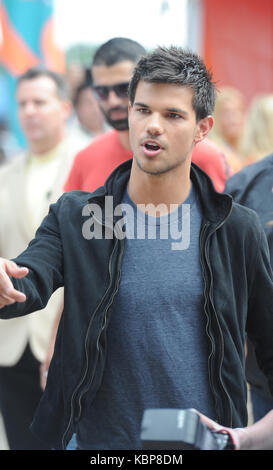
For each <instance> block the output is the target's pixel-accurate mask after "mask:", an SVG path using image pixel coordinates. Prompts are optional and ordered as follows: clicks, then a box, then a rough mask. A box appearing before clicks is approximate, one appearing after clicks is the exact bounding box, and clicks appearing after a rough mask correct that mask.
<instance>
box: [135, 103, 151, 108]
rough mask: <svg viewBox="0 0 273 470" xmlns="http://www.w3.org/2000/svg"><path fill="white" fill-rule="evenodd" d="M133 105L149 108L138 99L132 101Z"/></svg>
mask: <svg viewBox="0 0 273 470" xmlns="http://www.w3.org/2000/svg"><path fill="white" fill-rule="evenodd" d="M134 106H141V107H142V108H149V106H148V105H147V104H145V103H140V102H139V101H138V102H136V103H134Z"/></svg>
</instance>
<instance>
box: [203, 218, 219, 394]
mask: <svg viewBox="0 0 273 470" xmlns="http://www.w3.org/2000/svg"><path fill="white" fill-rule="evenodd" d="M206 226H207V224H205V225H204V226H203V227H202V230H201V233H200V262H201V267H202V272H203V279H204V293H205V302H204V311H205V315H206V317H207V326H206V333H207V336H208V338H209V340H210V343H211V346H212V350H211V353H210V355H209V357H208V373H209V383H210V386H211V389H212V392H213V395H214V397H216V392H215V388H214V386H213V382H212V377H211V367H210V360H211V357H212V356H213V354H214V352H215V342H214V340H213V338H212V336H211V335H210V333H209V323H210V317H209V314H208V311H207V302H208V297H207V279H206V276H205V267H204V262H203V253H202V237H203V234H204V231H205V228H206Z"/></svg>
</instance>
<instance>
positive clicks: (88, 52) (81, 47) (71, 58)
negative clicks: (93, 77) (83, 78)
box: [65, 44, 100, 67]
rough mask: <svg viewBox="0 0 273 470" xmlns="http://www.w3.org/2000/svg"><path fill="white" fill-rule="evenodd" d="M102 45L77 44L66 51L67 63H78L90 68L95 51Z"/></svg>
mask: <svg viewBox="0 0 273 470" xmlns="http://www.w3.org/2000/svg"><path fill="white" fill-rule="evenodd" d="M99 46H100V44H75V45H73V46H71V47H70V48H69V49H67V51H66V55H65V56H66V63H67V64H71V63H75V62H76V63H78V64H80V65H82V66H84V67H90V64H91V62H92V58H93V56H94V53H95V51H96V50H97V48H98V47H99Z"/></svg>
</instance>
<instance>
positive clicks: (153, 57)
mask: <svg viewBox="0 0 273 470" xmlns="http://www.w3.org/2000/svg"><path fill="white" fill-rule="evenodd" d="M140 80H143V81H145V82H150V83H168V84H175V85H181V86H183V87H189V88H191V89H192V90H193V92H194V95H193V109H194V111H195V113H196V120H197V121H199V120H200V119H203V118H204V117H206V116H208V115H211V114H213V111H214V106H215V84H214V83H213V81H212V75H211V73H210V72H209V71H208V70H207V68H206V66H205V64H204V62H203V61H202V59H201V58H200V57H199V56H198V55H197V54H195V53H193V52H191V51H188V50H184V49H182V48H178V47H174V46H171V47H170V48H166V47H158V48H157V49H155V50H154V51H153V52H151V53H150V54H147V55H146V56H144V57H142V58H141V59H140V60H139V62H138V63H137V65H136V67H135V70H134V74H133V76H132V79H131V81H130V85H129V100H130V102H131V103H132V104H133V103H134V100H135V94H136V89H137V86H138V83H139V81H140Z"/></svg>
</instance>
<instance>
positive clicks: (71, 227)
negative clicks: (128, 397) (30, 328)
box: [0, 161, 273, 449]
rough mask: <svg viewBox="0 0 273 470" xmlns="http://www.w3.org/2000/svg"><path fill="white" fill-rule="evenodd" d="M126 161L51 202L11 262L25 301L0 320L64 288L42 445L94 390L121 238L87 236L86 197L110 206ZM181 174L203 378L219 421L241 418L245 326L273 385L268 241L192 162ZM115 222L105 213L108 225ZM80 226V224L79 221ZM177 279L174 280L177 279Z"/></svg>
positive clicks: (39, 421) (39, 426) (61, 438)
mask: <svg viewBox="0 0 273 470" xmlns="http://www.w3.org/2000/svg"><path fill="white" fill-rule="evenodd" d="M130 168H131V161H128V162H125V163H124V164H122V165H121V166H120V167H118V168H117V169H116V170H115V171H114V172H113V173H112V174H111V175H110V177H109V178H108V180H107V181H106V183H105V185H104V186H103V187H101V188H99V189H97V190H96V191H95V192H94V193H92V194H90V193H86V192H80V191H73V192H71V193H66V194H64V195H63V196H62V197H61V198H60V199H59V201H58V202H57V203H56V204H54V205H52V206H51V208H50V211H49V214H48V216H47V217H46V218H45V219H44V221H43V223H42V225H41V227H40V228H39V229H38V231H37V233H36V237H35V239H34V240H33V241H32V242H31V243H30V245H29V247H28V248H27V250H26V251H25V252H24V253H22V254H21V255H20V256H19V257H18V258H16V259H15V261H16V262H17V263H18V265H23V266H27V267H28V268H29V270H30V271H29V274H28V276H27V277H25V278H24V279H16V280H14V284H15V287H16V288H17V289H19V290H21V291H23V292H24V293H25V294H26V296H27V300H26V302H24V303H16V304H14V305H12V306H8V307H5V308H4V309H1V310H0V316H1V317H2V318H10V317H14V316H20V315H25V314H27V313H30V312H32V311H36V310H38V309H41V308H43V307H44V306H45V305H46V303H47V301H48V299H49V297H50V295H51V294H52V292H53V291H54V290H55V289H57V288H58V287H60V286H63V285H64V286H65V307H64V311H63V315H62V318H61V321H60V326H59V330H58V334H57V338H56V343H55V351H54V355H53V359H52V362H51V365H50V369H49V374H48V380H47V386H46V389H45V392H44V394H43V396H42V399H41V401H40V404H39V406H38V409H37V412H36V415H35V418H34V421H33V423H32V429H33V431H34V432H35V433H36V434H37V435H38V436H39V437H40V438H41V439H42V440H44V441H46V442H47V443H48V444H49V445H50V446H51V447H52V448H55V449H65V448H66V445H67V443H68V441H69V439H70V438H71V436H72V433H73V432H74V431H75V426H76V423H77V422H78V420H80V418H81V415H82V412H83V405H84V400H83V398H84V395H85V393H88V394H89V395H88V398H89V400H92V398H93V397H94V396H95V394H96V393H97V392H98V390H99V387H100V384H101V380H102V376H103V371H104V365H105V358H106V346H107V345H106V331H107V324H108V321H109V315H110V313H111V308H110V307H111V305H112V303H113V301H114V298H115V295H116V293H117V291H118V288H119V282H120V278H121V275H122V259H123V253H124V248H125V245H126V239H121V238H122V237H120V236H118V237H117V236H114V237H112V238H111V236H109V233H110V232H109V230H108V231H106V233H107V237H108V238H107V237H105V238H104V239H88V238H89V237H86V235H85V236H83V233H84V230H83V227H84V228H85V229H86V224H88V223H89V226H90V231H92V230H91V229H94V227H95V225H93V226H92V223H94V224H98V223H99V221H98V211H95V212H96V214H95V213H94V217H93V216H92V209H94V206H93V208H92V203H96V204H99V205H100V206H101V208H102V211H101V213H102V217H101V221H100V223H101V224H102V225H103V226H104V225H105V224H109V220H108V219H107V217H106V216H105V214H104V203H105V196H111V195H112V196H113V201H114V202H113V205H114V207H116V205H117V204H119V203H120V202H121V200H122V196H123V193H124V190H125V187H126V185H127V182H128V178H129V174H130ZM191 179H192V182H193V184H194V185H195V187H196V188H197V191H198V193H199V195H200V198H201V204H202V209H203V222H202V227H201V231H200V262H201V267H202V272H203V278H204V310H203V313H204V315H205V317H206V324H207V327H206V333H207V335H208V340H209V345H210V354H209V357H208V373H209V382H210V386H211V390H212V393H213V397H214V400H215V409H216V413H217V416H218V420H219V422H221V423H222V424H223V425H226V426H235V427H237V426H244V425H246V423H247V408H246V396H247V390H246V382H245V362H244V345H245V330H246V329H247V331H248V334H249V336H250V337H251V338H252V340H253V342H255V343H256V344H257V351H258V358H259V361H260V365H261V367H262V369H263V371H264V373H265V374H266V375H267V377H268V379H269V384H270V387H271V391H272V392H273V341H272V338H273V303H272V299H273V282H272V279H273V278H272V271H271V266H270V262H269V253H268V245H267V241H266V237H265V234H264V232H263V230H262V227H261V225H260V222H259V219H258V217H257V215H256V214H255V213H254V211H252V210H250V209H247V208H244V207H242V206H239V205H237V204H235V203H233V201H232V198H231V197H230V196H228V195H226V194H220V193H217V192H216V191H215V189H214V187H213V184H212V182H211V180H210V179H209V177H208V176H207V175H206V174H205V173H204V172H203V171H202V170H200V169H199V168H198V167H197V166H196V165H194V164H192V168H191ZM116 222H117V220H116V219H114V223H116ZM84 223H85V225H84ZM147 269H149V268H148V267H147ZM181 282H183V280H181Z"/></svg>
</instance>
